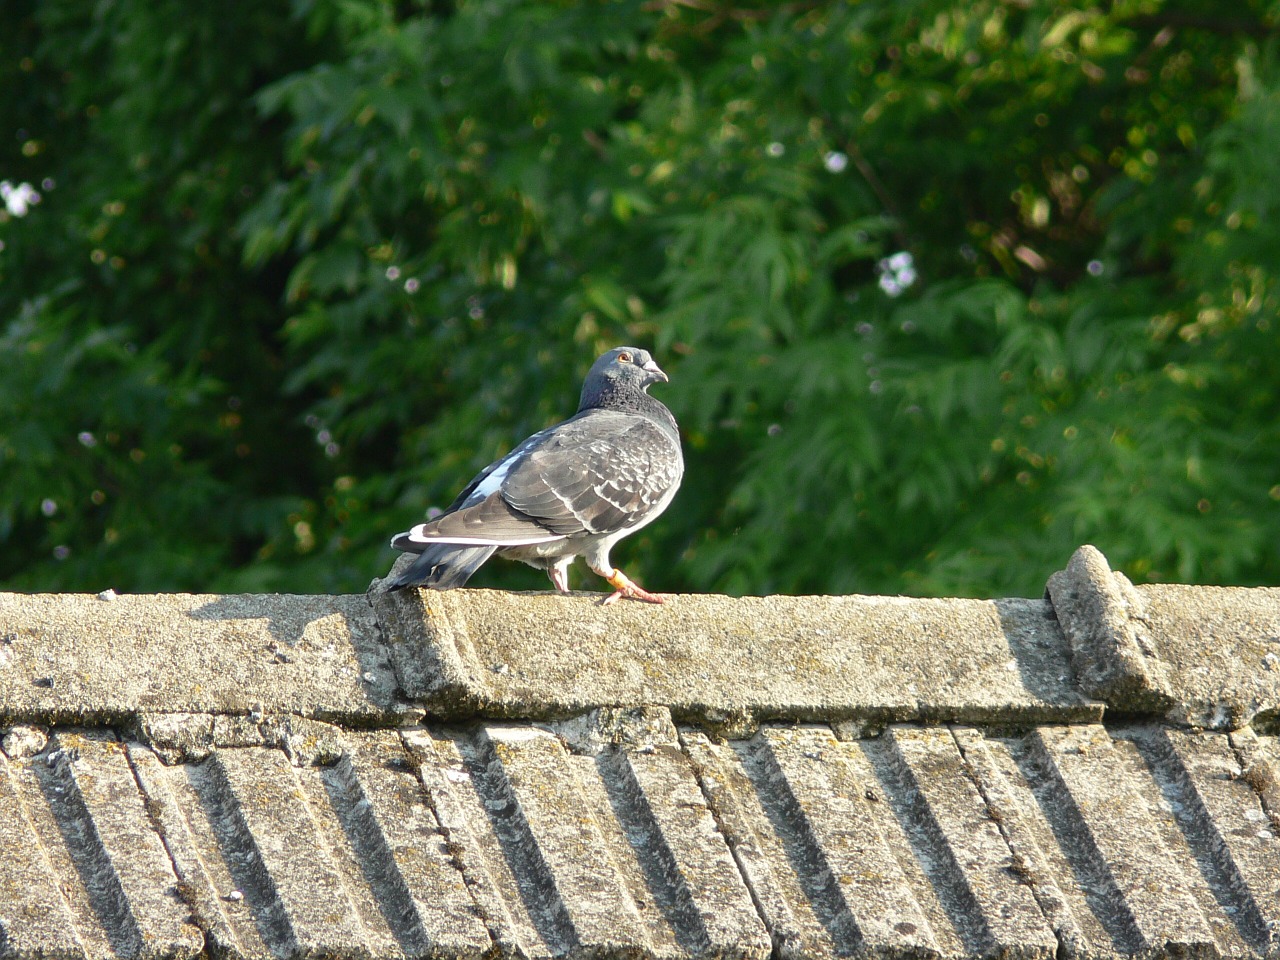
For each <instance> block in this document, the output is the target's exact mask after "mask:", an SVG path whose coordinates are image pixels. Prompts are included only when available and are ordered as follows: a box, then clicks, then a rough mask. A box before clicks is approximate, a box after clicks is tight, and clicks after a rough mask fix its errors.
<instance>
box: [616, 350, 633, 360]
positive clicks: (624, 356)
mask: <svg viewBox="0 0 1280 960" xmlns="http://www.w3.org/2000/svg"><path fill="white" fill-rule="evenodd" d="M618 362H619V363H630V362H631V354H629V353H627V352H626V351H625V350H624V351H623V352H622V353H620V354H618Z"/></svg>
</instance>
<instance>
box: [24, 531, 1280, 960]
mask: <svg viewBox="0 0 1280 960" xmlns="http://www.w3.org/2000/svg"><path fill="white" fill-rule="evenodd" d="M598 600H599V595H585V594H578V595H573V596H569V597H561V596H555V595H547V594H508V593H501V592H494V591H466V590H461V591H452V592H448V593H415V592H402V593H400V594H394V595H387V594H384V593H382V592H381V591H380V590H379V585H378V583H377V582H375V584H374V586H373V588H371V591H370V594H369V597H368V598H365V597H287V596H236V597H213V596H185V595H184V596H115V595H114V594H110V593H107V594H104V595H101V596H99V597H94V596H47V595H37V596H24V595H16V594H0V734H2V735H3V739H2V740H0V958H4V960H9V958H21V960H27V958H31V960H54V958H57V960H62V958H66V960H71V958H76V960H97V958H104V960H105V958H115V957H123V958H140V960H151V958H156V960H159V958H169V957H173V958H179V957H181V958H186V957H196V956H204V955H208V956H215V957H220V958H221V957H234V958H240V957H245V958H249V957H253V958H286V957H288V958H292V957H298V958H304V957H305V958H317V960H318V958H335V960H337V958H347V957H351V958H361V960H374V958H402V957H433V958H441V960H443V958H471V957H475V958H479V957H481V956H486V957H492V956H495V955H502V956H512V957H525V958H543V957H546V958H550V957H573V958H578V957H582V958H587V957H592V958H610V957H624V956H625V957H627V958H639V957H651V958H671V960H677V958H683V957H699V958H701V957H725V958H742V960H747V958H759V960H764V958H766V957H774V956H776V957H778V958H787V960H790V958H797V960H798V958H802V957H803V958H809V957H815V958H834V957H843V956H868V957H870V956H874V957H877V958H879V957H888V956H902V957H920V958H925V957H929V958H943V957H955V958H960V957H1008V958H1018V960H1035V958H1044V960H1056V958H1058V957H1062V958H1081V960H1083V958H1093V957H1100V958H1101V957H1120V956H1124V957H1130V956H1134V957H1143V958H1149V957H1162V956H1174V955H1176V956H1178V957H1189V956H1197V957H1198V956H1203V957H1206V958H1208V957H1218V956H1240V957H1246V956H1248V957H1254V956H1256V957H1264V956H1265V957H1272V956H1275V955H1276V954H1278V953H1280V945H1278V944H1277V933H1276V931H1277V930H1278V929H1280V840H1277V839H1276V831H1277V829H1278V828H1280V776H1278V774H1277V771H1278V770H1280V743H1277V740H1276V738H1275V737H1274V736H1273V735H1272V732H1273V724H1274V720H1273V719H1272V718H1273V717H1274V716H1275V712H1276V708H1277V702H1278V699H1280V689H1278V685H1280V591H1278V590H1273V589H1231V588H1209V587H1184V586H1179V587H1174V586H1137V587H1135V586H1134V585H1132V584H1130V583H1129V582H1128V580H1126V579H1125V578H1124V577H1123V576H1122V575H1121V574H1118V573H1114V572H1113V571H1111V570H1110V568H1109V566H1108V565H1107V563H1106V560H1105V558H1104V557H1102V555H1101V554H1100V553H1098V552H1097V551H1096V550H1094V549H1092V548H1090V547H1085V548H1082V549H1081V550H1080V551H1078V552H1077V554H1076V555H1075V556H1074V557H1073V558H1072V559H1071V561H1070V563H1068V565H1067V567H1066V569H1064V570H1063V571H1062V572H1061V573H1059V574H1055V576H1054V577H1053V578H1051V580H1050V582H1049V586H1048V591H1047V596H1046V598H1045V599H1036V600H1031V599H1024V600H996V601H974V600H907V599H901V598H869V597H811V598H792V597H771V598H748V599H740V600H735V599H729V598H725V597H695V596H681V597H673V598H671V599H670V602H669V603H668V604H666V605H664V606H662V607H654V606H650V605H642V604H637V603H621V604H617V605H614V606H610V607H600V606H599V605H598Z"/></svg>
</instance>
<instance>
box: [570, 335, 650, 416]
mask: <svg viewBox="0 0 1280 960" xmlns="http://www.w3.org/2000/svg"><path fill="white" fill-rule="evenodd" d="M668 380H670V377H668V376H667V375H666V374H665V373H663V371H662V368H661V367H659V366H658V365H657V364H656V363H655V362H654V360H653V357H652V356H650V354H649V351H648V350H642V349H640V348H639V347H614V348H613V349H612V350H610V351H609V352H608V353H605V354H602V355H601V356H600V357H599V359H597V360H596V362H595V363H593V364H592V365H591V370H590V372H588V373H587V379H586V380H585V381H584V382H583V384H582V404H581V407H580V408H579V409H582V408H584V407H588V406H601V405H605V403H606V402H607V401H608V399H609V398H612V397H617V396H625V395H626V394H628V393H630V392H632V391H640V392H646V391H648V389H649V387H650V386H651V385H652V384H655V383H657V382H658V381H662V382H664V383H665V382H667V381H668Z"/></svg>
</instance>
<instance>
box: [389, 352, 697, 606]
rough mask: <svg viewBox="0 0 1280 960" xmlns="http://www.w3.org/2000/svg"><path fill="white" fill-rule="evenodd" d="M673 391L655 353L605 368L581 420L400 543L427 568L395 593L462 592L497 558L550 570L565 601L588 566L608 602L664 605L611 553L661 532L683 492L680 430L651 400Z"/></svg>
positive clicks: (403, 578)
mask: <svg viewBox="0 0 1280 960" xmlns="http://www.w3.org/2000/svg"><path fill="white" fill-rule="evenodd" d="M666 379H667V375H666V374H665V373H663V372H662V370H661V369H660V368H659V367H658V365H657V364H656V363H655V362H654V361H653V359H652V357H650V356H649V354H648V352H647V351H645V350H641V349H638V348H636V347H617V348H615V349H613V350H610V351H609V352H608V353H606V354H604V355H603V356H601V357H600V358H599V359H598V360H596V362H595V363H594V364H593V365H592V367H591V370H590V372H589V373H588V374H587V377H586V380H585V381H584V382H583V385H582V394H581V397H580V401H579V404H578V411H577V413H575V414H574V416H572V417H570V418H569V419H568V420H565V421H564V422H563V423H559V424H556V425H555V426H553V427H548V428H547V429H546V430H542V431H540V432H538V433H535V434H534V435H533V436H531V437H529V438H528V439H527V440H525V441H524V442H523V443H521V444H520V445H519V446H518V447H516V448H515V449H514V450H512V451H511V452H510V453H509V454H507V455H506V456H504V457H502V458H500V459H498V460H495V461H494V462H493V463H491V464H489V466H487V467H485V468H484V469H483V470H481V471H480V473H479V474H477V475H476V477H475V478H474V479H473V480H472V481H471V483H469V484H468V485H467V486H466V488H465V489H464V490H463V491H462V493H460V494H459V495H458V497H457V499H455V500H454V502H453V503H452V504H450V506H449V507H448V509H447V510H445V512H444V513H443V514H442V515H440V516H439V517H437V518H435V519H434V520H431V521H429V522H427V523H423V524H419V525H417V526H416V527H413V528H412V529H411V530H408V531H406V532H404V533H401V534H398V535H397V536H396V537H395V538H394V539H393V540H392V541H391V545H392V546H393V547H395V548H397V549H399V550H404V551H406V552H412V553H418V554H420V556H419V557H418V559H417V560H416V561H415V562H414V563H413V564H411V565H410V566H409V567H408V568H407V569H406V570H405V571H404V572H403V573H401V574H400V575H399V576H398V577H396V578H394V579H393V580H391V581H390V582H389V583H388V584H387V588H388V589H390V590H399V589H402V588H404V587H408V586H424V587H429V588H431V589H436V590H447V589H450V588H452V587H460V586H462V585H463V584H465V583H466V582H467V579H468V578H469V577H470V576H471V575H472V574H473V573H475V571H476V570H477V569H479V567H480V565H481V564H483V563H484V562H485V561H486V560H488V559H489V557H490V556H492V555H493V554H494V553H497V554H498V555H499V556H502V557H507V558H509V559H513V560H521V561H523V562H525V563H528V564H530V565H531V566H534V567H537V568H539V569H541V570H545V571H546V572H547V575H548V576H549V577H550V578H551V581H552V583H554V584H555V586H556V588H557V589H558V590H562V591H563V590H567V589H568V568H569V565H570V564H571V563H572V562H573V560H574V559H575V558H577V557H579V556H582V557H585V558H586V560H587V564H588V566H590V567H591V569H592V570H593V571H594V572H596V573H597V574H599V575H600V576H602V577H604V578H605V579H606V580H608V581H609V583H610V584H612V585H613V586H614V587H615V589H616V592H615V593H614V594H613V596H611V597H610V598H609V600H610V601H611V600H614V599H616V598H617V597H619V596H630V597H635V598H636V599H642V600H649V601H651V602H656V603H661V602H662V601H661V600H660V599H659V598H658V597H656V596H654V595H653V594H651V593H648V592H647V591H645V590H643V589H641V588H640V587H638V586H637V585H636V584H634V583H633V582H631V581H630V580H629V579H627V577H626V576H625V575H624V574H623V573H622V572H621V571H620V570H617V569H615V568H614V567H613V566H612V564H611V562H610V560H609V550H610V548H611V547H612V546H613V544H615V543H617V542H618V541H619V540H621V539H622V538H623V537H625V536H627V535H629V534H631V533H634V532H635V531H636V530H639V529H640V528H641V527H643V526H645V525H646V524H648V523H650V522H652V521H653V520H655V519H656V518H657V517H658V515H659V514H661V513H662V511H663V510H665V509H666V508H667V505H668V504H669V503H670V502H671V499H672V497H674V496H675V492H676V490H677V489H678V488H679V485H680V479H681V477H682V475H683V473H684V459H683V456H682V454H681V450H680V435H679V431H678V429H677V427H676V421H675V418H674V417H673V416H672V415H671V411H669V410H668V409H667V408H666V407H665V406H664V405H663V404H662V403H661V402H659V401H658V400H656V399H655V398H653V397H651V396H649V394H648V392H647V391H648V388H649V387H650V386H651V385H652V384H653V383H656V382H658V381H665V380H666ZM606 602H609V601H606Z"/></svg>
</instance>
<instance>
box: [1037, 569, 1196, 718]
mask: <svg viewBox="0 0 1280 960" xmlns="http://www.w3.org/2000/svg"><path fill="white" fill-rule="evenodd" d="M1048 595H1049V597H1050V598H1051V599H1052V601H1053V608H1054V611H1055V613H1056V614H1057V616H1058V620H1059V621H1060V622H1061V623H1062V628H1063V630H1064V631H1065V632H1066V635H1067V639H1068V640H1069V641H1070V643H1071V651H1072V658H1073V660H1074V663H1075V667H1076V670H1077V671H1078V674H1079V677H1080V684H1081V686H1082V687H1083V688H1084V690H1085V691H1086V692H1087V693H1088V694H1089V695H1090V696H1092V697H1097V698H1098V699H1099V700H1104V701H1106V703H1107V705H1108V706H1112V707H1119V708H1120V709H1122V710H1126V711H1128V712H1135V711H1147V712H1150V711H1153V710H1155V711H1158V710H1163V709H1166V708H1167V707H1168V706H1169V705H1170V703H1171V702H1172V700H1173V696H1172V694H1171V692H1170V690H1169V683H1168V680H1167V679H1166V678H1165V674H1164V667H1163V665H1162V663H1161V661H1160V657H1159V653H1158V650H1157V645H1155V644H1153V642H1152V638H1151V636H1150V633H1149V632H1148V630H1147V629H1146V613H1145V610H1144V608H1143V604H1142V601H1141V599H1140V598H1139V597H1138V595H1137V594H1136V593H1135V591H1134V587H1133V584H1131V583H1130V582H1129V580H1128V579H1127V578H1126V577H1125V576H1124V575H1123V574H1118V573H1113V572H1112V571H1111V567H1110V566H1108V565H1107V558H1106V557H1104V556H1103V555H1102V554H1101V552H1099V551H1098V549H1097V548H1096V547H1091V546H1088V545H1086V546H1083V547H1081V548H1080V549H1079V550H1077V551H1076V552H1075V553H1074V554H1073V555H1072V557H1071V561H1070V562H1069V563H1068V564H1067V568H1066V569H1065V570H1062V571H1059V572H1058V573H1055V574H1054V575H1053V576H1051V577H1050V578H1049V587H1048Z"/></svg>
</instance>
